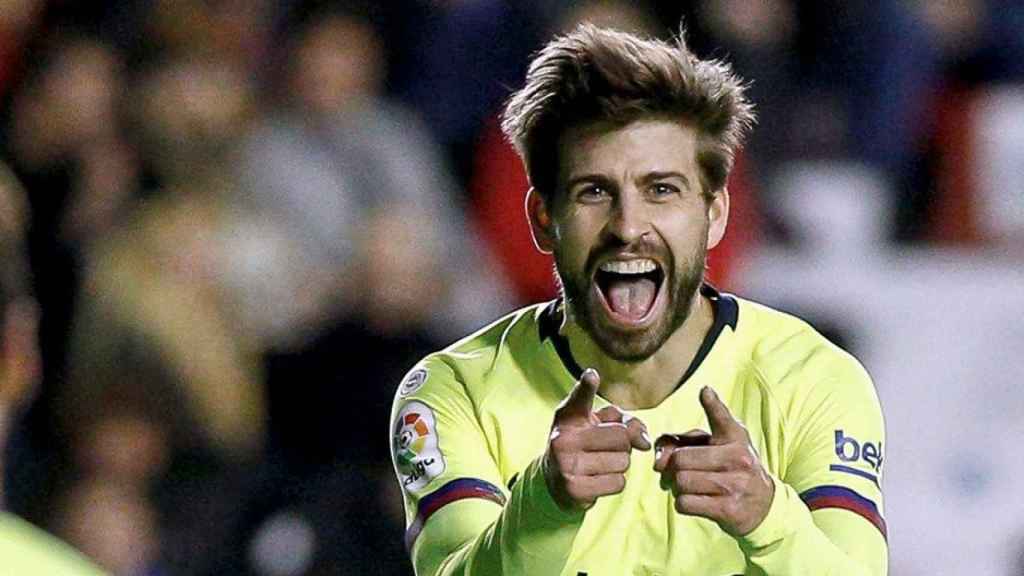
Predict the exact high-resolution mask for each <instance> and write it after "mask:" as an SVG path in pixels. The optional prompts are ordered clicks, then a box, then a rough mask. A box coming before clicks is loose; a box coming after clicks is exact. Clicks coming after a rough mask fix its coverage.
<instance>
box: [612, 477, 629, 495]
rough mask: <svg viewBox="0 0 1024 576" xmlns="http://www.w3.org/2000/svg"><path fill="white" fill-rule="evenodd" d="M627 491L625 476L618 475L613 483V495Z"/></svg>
mask: <svg viewBox="0 0 1024 576" xmlns="http://www.w3.org/2000/svg"><path fill="white" fill-rule="evenodd" d="M625 489H626V477H625V475H622V474H618V475H616V476H615V481H614V482H613V483H612V494H618V493H619V492H622V491H623V490H625Z"/></svg>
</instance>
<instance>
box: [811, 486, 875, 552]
mask: <svg viewBox="0 0 1024 576" xmlns="http://www.w3.org/2000/svg"><path fill="white" fill-rule="evenodd" d="M800 499H801V500H803V501H804V504H806V505H807V507H808V508H809V509H810V510H811V511H812V512H813V511H815V510H820V509H822V508H842V509H843V510H849V511H850V512H853V513H854V514H857V515H859V516H861V517H862V518H864V519H865V520H867V521H868V522H871V523H872V524H873V525H874V526H875V528H878V531H879V532H881V533H882V538H885V539H886V540H888V533H887V531H886V526H885V519H884V518H882V515H881V514H880V513H879V512H878V506H876V505H875V503H874V502H872V501H871V500H868V499H867V498H865V497H863V496H861V495H860V494H858V493H856V492H854V491H853V490H850V489H849V488H846V487H844V486H818V487H817V488H811V489H810V490H808V491H806V492H804V493H803V494H800Z"/></svg>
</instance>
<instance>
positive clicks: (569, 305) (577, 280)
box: [554, 235, 707, 363]
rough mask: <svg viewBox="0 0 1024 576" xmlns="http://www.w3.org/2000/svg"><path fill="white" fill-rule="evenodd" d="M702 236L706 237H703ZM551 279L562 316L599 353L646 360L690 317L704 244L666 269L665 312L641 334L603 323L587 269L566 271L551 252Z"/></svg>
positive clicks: (701, 269)
mask: <svg viewBox="0 0 1024 576" xmlns="http://www.w3.org/2000/svg"><path fill="white" fill-rule="evenodd" d="M704 237H706V235H705V236H704ZM554 258H555V278H556V280H557V281H558V286H559V290H560V292H561V294H562V298H563V300H564V302H565V311H566V315H567V316H568V317H569V318H570V319H572V320H573V321H574V322H576V324H577V325H578V326H579V327H580V328H582V329H583V330H584V331H585V332H586V333H587V334H588V335H589V336H590V338H591V339H592V340H593V341H594V343H595V344H597V345H598V347H599V348H601V350H602V351H603V352H604V353H605V354H606V355H608V356H609V357H610V358H613V359H615V360H617V361H619V362H627V363H637V362H641V361H643V360H646V359H648V358H650V357H651V356H652V355H654V353H655V352H657V351H658V350H659V349H660V348H661V346H662V345H663V344H664V343H665V342H666V341H667V340H668V339H669V337H671V336H672V334H674V333H675V331H676V330H678V329H679V328H680V327H681V326H682V325H683V324H685V323H686V320H687V319H688V318H689V317H690V310H691V309H692V308H693V300H694V296H695V294H696V293H697V290H699V289H700V286H701V284H702V283H703V282H704V269H705V264H706V261H707V242H706V241H704V242H702V243H701V245H700V246H698V250H696V251H695V252H694V253H692V254H689V255H688V257H686V258H684V259H683V260H682V261H681V262H678V263H676V262H675V260H674V259H670V260H668V261H666V263H674V264H675V265H673V266H672V268H673V269H672V270H671V271H669V270H666V271H665V272H666V274H665V278H664V279H663V280H662V282H668V283H669V284H668V286H663V287H659V290H661V289H663V288H664V289H666V290H667V292H666V294H665V296H666V297H667V299H668V302H667V303H666V304H667V305H666V307H665V312H664V313H663V314H662V316H661V318H658V319H657V320H656V321H655V322H654V324H653V325H651V326H650V327H649V328H647V329H646V330H643V331H635V330H623V329H622V328H620V327H617V326H615V325H613V324H611V323H609V322H608V321H607V317H606V315H605V312H604V310H603V306H604V305H603V304H601V302H598V301H597V300H596V297H595V296H594V293H593V291H591V290H590V283H591V274H590V273H589V272H590V271H588V270H583V271H581V272H579V273H571V272H569V270H570V268H569V267H568V266H567V264H566V262H565V261H564V259H563V258H562V255H561V253H560V251H559V250H557V249H556V250H555V251H554Z"/></svg>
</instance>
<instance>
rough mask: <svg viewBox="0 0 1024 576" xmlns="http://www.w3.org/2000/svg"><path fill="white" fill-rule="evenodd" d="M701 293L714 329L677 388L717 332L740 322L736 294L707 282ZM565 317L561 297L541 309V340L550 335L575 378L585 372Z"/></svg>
mask: <svg viewBox="0 0 1024 576" xmlns="http://www.w3.org/2000/svg"><path fill="white" fill-rule="evenodd" d="M700 293H701V294H702V295H703V296H704V297H706V298H707V299H708V300H709V301H710V302H711V309H712V312H713V313H714V315H715V320H714V323H713V324H712V325H711V329H710V330H708V333H707V336H705V337H704V341H703V342H701V344H700V348H698V349H697V355H696V356H694V358H693V361H692V362H690V366H689V367H688V368H687V369H686V372H685V373H683V377H682V378H680V379H679V384H677V385H676V388H678V387H679V386H682V385H683V383H685V382H686V381H687V380H688V379H689V378H690V376H693V373H694V372H696V371H697V368H699V367H700V365H701V363H703V362H704V359H705V358H706V357H707V355H708V354H709V353H711V349H712V348H713V347H714V345H715V342H716V341H718V336H719V335H720V334H721V333H722V330H724V329H725V327H726V326H728V327H730V328H732V330H733V332H735V331H736V325H737V324H738V323H739V316H740V307H739V303H738V302H737V301H736V298H734V297H733V296H732V295H730V294H722V293H720V292H719V291H718V290H717V289H716V288H715V287H714V286H712V285H711V284H707V283H705V284H703V285H701V287H700ZM562 318H563V315H562V300H561V299H558V300H555V301H553V302H551V303H550V304H548V306H547V307H546V308H545V309H544V311H543V312H541V317H540V320H539V322H538V331H539V335H540V340H541V342H543V341H544V340H547V339H549V338H550V339H551V344H552V345H553V346H554V347H555V352H556V353H558V357H559V358H560V359H561V360H562V364H563V365H564V366H565V368H566V370H568V371H569V373H570V374H572V376H573V378H576V379H577V380H578V379H579V378H580V377H581V376H582V375H583V368H582V367H580V365H579V363H578V362H576V359H575V358H573V356H572V351H571V350H570V349H569V340H567V339H566V338H565V337H564V336H562V334H561V333H560V332H559V329H560V328H561V327H562Z"/></svg>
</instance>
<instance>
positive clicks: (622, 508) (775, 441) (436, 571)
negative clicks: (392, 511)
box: [391, 285, 888, 576]
mask: <svg viewBox="0 0 1024 576" xmlns="http://www.w3.org/2000/svg"><path fill="white" fill-rule="evenodd" d="M702 293H703V294H704V296H705V297H707V298H708V299H709V300H710V301H711V302H712V305H713V308H714V311H715V321H714V324H713V326H712V328H711V330H710V331H709V333H708V335H707V337H706V338H705V340H704V342H703V343H702V346H701V348H700V350H699V351H698V353H697V355H696V358H695V359H694V361H693V363H692V364H691V365H690V367H689V369H688V370H687V371H686V373H685V374H683V375H681V378H680V381H679V385H678V386H677V388H676V389H675V391H674V392H673V393H672V394H671V395H670V396H669V397H667V398H666V399H665V400H664V401H662V402H661V403H660V404H659V405H658V406H656V407H654V408H650V409H644V410H635V411H632V412H630V413H631V414H632V415H634V416H636V417H638V418H640V419H641V420H642V421H643V422H644V423H645V424H646V425H647V428H648V430H649V432H650V434H651V437H652V438H657V437H658V436H660V435H661V434H665V433H682V432H685V431H687V430H690V429H693V428H700V429H703V430H706V431H707V430H709V428H708V423H707V418H706V416H705V413H704V410H703V408H702V407H701V404H700V402H699V400H698V394H699V392H700V390H701V388H702V387H703V386H705V385H707V386H711V387H713V388H714V389H715V391H716V392H717V393H718V395H719V397H720V398H721V399H722V401H723V402H725V404H726V405H727V406H728V407H729V410H730V411H731V412H732V414H733V416H735V417H736V418H737V419H738V420H739V421H741V422H742V423H743V424H744V425H745V426H746V427H747V429H748V431H749V434H750V437H751V441H752V443H753V446H754V448H755V449H756V451H757V453H758V455H759V457H760V460H761V464H762V465H763V466H764V468H765V469H766V470H767V471H768V472H769V474H770V475H771V477H772V479H773V481H774V482H775V496H774V500H773V502H772V504H771V507H770V509H769V512H768V515H767V516H766V517H765V518H764V520H763V521H762V522H761V524H760V525H759V526H757V527H756V528H755V529H754V530H753V531H752V532H750V533H749V534H746V535H745V536H741V537H734V536H731V535H729V534H728V533H726V532H725V531H723V530H722V529H721V528H719V526H718V525H717V524H716V523H714V522H712V521H710V520H707V519H704V518H699V517H694V516H685V515H681V514H679V513H677V512H676V511H675V509H674V508H673V497H672V494H671V493H670V492H668V491H666V490H664V489H662V487H661V486H660V482H659V480H660V476H659V474H658V473H657V472H655V471H654V470H653V464H654V456H653V452H638V451H633V452H632V455H631V464H630V468H629V470H628V471H627V473H626V486H625V489H624V491H623V492H622V493H620V494H616V495H613V496H605V497H602V498H599V499H598V500H597V502H596V504H595V505H594V506H592V507H591V508H590V509H588V510H587V511H585V512H566V511H563V510H562V509H560V508H559V507H558V506H557V505H556V504H555V503H554V501H553V500H552V499H551V496H550V494H549V493H548V490H547V486H546V484H545V481H544V477H543V474H542V473H541V471H540V468H539V464H540V460H541V458H542V457H543V454H544V451H545V449H546V446H547V441H548V434H549V432H550V428H551V423H552V420H553V416H554V411H555V408H556V407H557V405H558V404H559V403H560V402H561V401H562V400H563V399H564V398H565V397H566V396H567V395H568V394H569V391H570V390H571V389H572V387H573V386H574V385H575V383H576V380H577V379H578V378H579V376H580V374H581V372H582V370H581V367H580V366H579V365H578V364H577V363H576V362H575V360H574V359H573V358H572V354H571V351H570V349H569V345H568V342H567V340H565V339H564V337H563V336H561V335H560V334H559V326H560V324H561V322H562V313H561V303H560V301H555V302H550V303H547V304H538V305H534V306H530V307H527V308H524V309H522V310H519V311H517V312H515V313H512V314H510V315H508V316H506V317H504V318H502V319H500V320H498V321H497V322H495V323H493V324H491V325H490V326H488V327H486V328H484V329H482V330H480V331H479V332H477V333H475V334H473V335H471V336H469V337H467V338H465V339H463V340H461V341H459V342H457V343H455V344H453V345H452V346H450V347H448V348H447V349H445V350H443V351H440V352H437V353H434V354H431V355H429V356H427V357H426V358H425V359H423V360H422V362H420V363H419V364H417V365H416V366H415V367H414V368H413V369H412V370H411V371H410V372H409V374H408V375H407V376H406V377H405V378H404V379H403V381H402V382H401V383H400V385H399V387H398V391H397V392H396V396H395V401H394V405H393V408H392V426H391V448H392V456H393V460H394V465H395V472H396V474H397V477H398V480H399V483H400V484H401V486H402V492H403V494H404V498H405V510H406V520H407V532H406V546H407V547H408V549H409V551H410V554H411V556H412V560H413V565H414V566H415V569H416V573H417V574H418V575H420V576H425V575H431V576H433V575H442V574H443V575H450V574H463V575H470V574H472V575H477V574H483V575H492V574H527V575H531V576H532V575H543V574H552V575H568V576H613V575H614V576H622V575H624V574H630V575H650V576H653V575H661V576H677V575H679V576H681V575H688V574H695V575H696V574H699V575H712V576H719V575H721V576H728V575H734V574H767V575H776V574H798V575H819V574H836V575H843V576H852V575H857V574H871V575H877V574H885V573H886V571H887V563H888V555H887V548H886V541H885V539H886V526H885V521H884V520H883V508H882V491H881V471H882V465H883V443H884V442H885V437H884V436H885V432H884V425H883V420H882V413H881V408H880V406H879V402H878V397H877V395H876V393H875V390H874V387H873V385H872V382H871V379H870V377H869V376H868V374H867V372H866V371H865V370H864V368H863V367H862V366H861V365H860V363H859V362H858V361H857V360H856V359H854V358H853V357H852V356H851V355H849V354H847V353H846V352H844V351H843V350H841V349H839V348H838V347H836V346H834V345H833V344H831V343H830V342H829V341H828V340H826V339H825V338H824V337H822V336H821V335H820V334H818V333H817V332H816V331H815V330H814V329H813V328H811V327H810V326H809V325H808V324H807V323H805V322H803V321H801V320H799V319H797V318H795V317H793V316H790V315H788V314H785V313H782V312H779V311H776V310H772V309H770V308H768V307H765V306H762V305H759V304H756V303H754V302H750V301H747V300H744V299H741V298H738V297H735V296H732V295H729V294H722V293H719V292H717V291H716V290H715V289H714V288H712V287H711V286H708V285H705V286H703V287H702ZM607 404H608V402H607V401H605V400H603V399H602V398H601V397H600V396H599V397H598V398H597V399H595V404H594V410H599V409H600V408H601V407H603V406H605V405H607Z"/></svg>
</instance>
